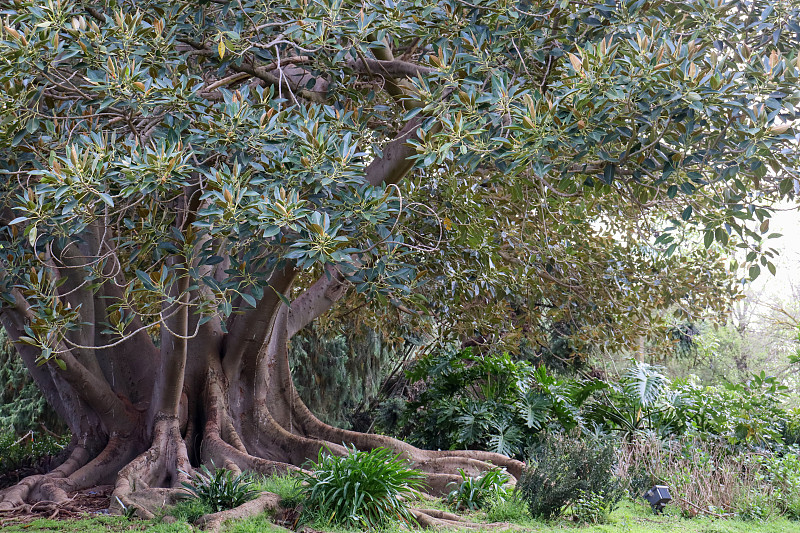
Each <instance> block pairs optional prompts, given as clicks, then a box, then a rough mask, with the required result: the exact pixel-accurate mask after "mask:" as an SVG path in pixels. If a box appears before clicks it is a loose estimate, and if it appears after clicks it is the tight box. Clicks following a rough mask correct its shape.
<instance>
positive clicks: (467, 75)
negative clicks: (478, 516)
mask: <svg viewBox="0 0 800 533" xmlns="http://www.w3.org/2000/svg"><path fill="white" fill-rule="evenodd" d="M797 15H798V6H797V5H796V4H795V3H793V2H782V3H778V4H773V3H769V2H765V1H760V0H759V1H751V2H721V1H719V2H700V1H698V2H688V3H686V4H685V5H683V4H682V5H678V4H675V3H671V2H667V3H661V2H649V3H648V2H644V1H643V0H637V1H629V2H621V3H619V4H615V5H613V6H611V5H606V4H596V5H587V4H583V3H581V4H576V3H564V2H560V3H555V4H553V3H540V4H537V3H529V2H521V3H516V2H505V1H488V2H485V3H481V4H472V3H467V2H463V1H461V0H451V1H445V2H436V3H426V2H422V1H410V2H402V3H394V2H384V3H354V2H345V1H341V0H331V1H326V0H324V1H319V2H305V1H297V2H295V1H291V2H275V3H272V2H262V1H251V0H236V1H235V2H226V1H214V2H188V1H183V0H177V1H175V0H172V1H170V2H162V1H158V0H152V1H147V0H135V1H134V0H131V1H113V2H98V3H96V4H91V5H89V4H86V3H82V2H73V1H70V0H63V1H61V2H56V1H52V2H47V3H42V2H32V1H25V0H19V1H15V2H13V3H9V2H6V3H4V4H3V16H4V17H5V23H4V29H3V33H2V42H1V43H0V49H2V55H1V56H0V82H1V83H2V84H3V89H4V90H3V95H2V96H1V97H0V111H1V113H2V120H0V139H2V141H1V142H0V151H1V152H2V155H0V161H2V162H3V170H4V172H5V174H6V175H7V177H8V178H9V179H8V181H7V182H6V183H5V184H4V185H3V187H4V188H3V189H2V201H3V205H2V217H3V227H2V241H1V242H0V245H1V246H2V251H3V257H2V284H3V285H2V294H3V307H2V314H1V315H0V318H1V319H2V324H3V326H4V327H5V329H6V331H7V332H8V333H9V336H10V337H11V338H12V339H13V340H14V341H15V343H16V347H17V349H18V351H19V353H20V355H21V357H22V359H23V361H24V362H25V364H26V367H27V368H28V370H29V371H30V373H31V375H32V376H33V378H34V380H35V381H36V383H37V385H38V386H39V387H40V389H41V390H42V392H43V394H44V395H45V397H46V398H47V399H48V401H49V402H50V403H51V405H53V407H54V408H55V409H56V410H57V411H58V413H59V414H60V415H61V417H62V418H63V419H64V420H65V422H66V423H67V425H68V426H69V428H70V430H71V432H72V434H73V441H72V444H71V447H70V455H69V456H68V458H67V459H66V461H65V462H64V463H63V464H62V465H61V466H59V467H58V468H57V469H56V470H54V471H53V472H51V473H49V474H47V475H45V476H40V477H32V478H28V479H26V480H24V481H23V482H21V483H20V484H19V485H17V486H15V487H12V488H11V489H9V490H7V491H4V492H3V494H2V502H0V508H7V507H13V506H15V505H20V504H22V503H24V502H25V501H31V500H37V499H47V500H53V501H60V500H63V499H65V498H66V497H67V492H68V491H71V490H76V489H80V488H83V487H86V486H89V485H93V484H96V483H103V482H114V483H115V484H116V488H115V492H114V494H115V496H116V497H117V498H118V499H119V501H122V502H124V503H125V504H126V505H134V506H137V507H139V508H140V509H139V512H140V513H141V514H145V515H146V514H148V511H147V510H146V509H145V507H146V505H145V504H144V503H143V502H144V500H143V499H142V498H143V497H144V496H145V495H147V494H148V493H152V492H153V491H156V492H157V493H158V494H162V492H158V491H159V490H160V489H159V487H175V486H178V484H179V483H180V481H182V480H183V478H184V477H185V474H183V473H182V472H187V471H189V470H190V469H191V466H192V464H198V463H200V462H209V461H212V460H213V461H214V462H215V464H216V465H219V466H225V467H229V468H234V469H237V468H238V469H245V468H246V469H254V470H258V471H262V472H272V471H281V470H285V469H288V468H294V466H293V465H299V464H301V463H302V462H303V461H305V460H306V459H307V458H309V457H314V456H316V454H317V452H318V451H319V449H320V448H321V447H328V448H329V449H330V450H332V451H333V452H334V453H343V452H344V448H343V447H342V446H341V444H340V443H342V442H345V443H351V444H353V445H355V446H356V447H358V448H361V449H368V448H373V447H376V446H387V447H390V448H393V449H395V450H397V451H399V452H402V453H403V454H404V455H405V456H406V457H407V458H408V459H410V460H412V461H413V462H414V463H415V464H416V467H417V468H419V469H420V470H422V471H424V472H426V473H427V483H428V485H429V489H430V490H431V491H434V492H435V491H441V490H443V488H444V487H445V485H446V483H447V482H449V481H451V480H455V479H458V476H455V475H454V473H455V472H456V470H457V469H458V468H465V469H466V471H467V472H468V473H470V472H472V473H474V472H477V471H479V470H482V469H485V468H487V464H486V463H487V461H491V462H492V463H493V464H495V465H501V466H506V467H507V468H508V469H509V471H510V472H511V473H512V474H514V475H517V474H519V472H520V470H521V466H522V465H521V463H519V462H517V461H513V460H510V459H508V458H506V457H504V456H502V455H498V454H492V453H487V452H476V451H445V452H429V451H423V450H419V449H416V448H414V447H411V446H409V445H407V444H405V443H403V442H400V441H396V440H393V439H390V438H387V437H383V436H376V435H365V434H360V433H355V432H349V431H344V430H341V429H337V428H334V427H331V426H329V425H326V424H324V423H322V422H321V421H319V420H318V419H317V418H316V417H315V416H314V415H313V414H312V413H311V412H310V411H309V410H308V409H307V408H306V407H305V405H304V404H303V403H302V402H301V401H300V400H299V398H298V395H297V393H296V391H295V389H294V386H293V383H292V380H291V376H290V371H289V364H288V356H287V353H288V349H287V345H288V341H289V339H290V338H291V337H292V336H294V335H295V334H296V333H297V332H298V331H300V330H301V329H302V328H304V327H305V326H306V325H308V324H309V323H311V322H312V321H313V320H314V319H315V318H317V317H318V316H320V315H322V314H323V313H325V312H326V311H327V310H328V309H329V308H330V307H331V306H332V305H333V304H334V303H335V302H336V301H337V300H339V299H340V298H341V297H342V296H343V294H344V293H345V292H346V290H347V288H348V287H350V286H352V287H353V290H354V291H355V292H357V293H358V294H359V295H361V297H363V298H365V299H367V300H369V301H374V302H377V305H385V304H388V303H393V304H395V306H396V307H397V309H401V310H402V309H406V310H407V311H409V312H410V313H411V314H412V315H415V314H417V313H422V312H427V313H429V316H431V317H433V319H435V320H438V323H439V324H441V325H442V326H443V327H450V326H454V327H458V326H463V328H464V329H465V330H469V331H472V332H476V333H478V334H481V333H483V332H484V328H483V327H482V323H481V322H482V321H479V320H478V319H477V318H473V317H479V316H481V315H483V316H485V317H487V318H491V317H506V318H507V317H509V316H512V314H511V313H509V306H510V304H511V303H512V302H510V300H509V299H508V298H507V296H508V295H516V294H530V297H529V298H526V299H525V300H522V301H521V305H519V306H518V309H525V308H530V306H531V305H538V306H540V307H542V308H546V309H552V310H553V318H554V319H557V320H561V319H562V318H563V319H565V320H566V319H571V318H572V317H573V316H575V315H576V314H577V313H580V314H581V316H582V317H584V318H583V319H582V320H581V323H584V324H592V325H597V327H596V328H593V329H590V330H587V331H589V332H590V334H587V340H588V341H594V342H604V341H605V339H604V337H603V334H602V332H603V331H604V328H605V327H606V326H614V325H617V326H619V328H618V331H620V332H624V331H627V332H628V333H629V334H628V335H626V336H624V337H623V336H621V337H620V338H621V339H623V340H624V339H625V338H633V337H635V336H637V335H640V333H641V332H640V331H638V322H639V318H640V317H641V316H645V313H643V310H647V309H653V310H656V309H659V308H663V307H667V306H669V305H672V304H673V303H674V301H675V300H681V301H683V302H684V305H682V308H683V309H685V310H686V312H688V313H691V312H693V311H694V310H699V309H701V308H702V307H704V305H705V303H707V301H711V300H704V298H705V296H703V295H707V296H711V295H713V294H715V293H714V292H712V291H711V289H712V288H713V286H714V283H705V284H701V285H703V286H706V287H707V288H708V289H709V291H707V292H706V291H702V290H698V293H697V294H699V295H701V297H700V298H698V297H697V295H696V294H693V293H692V294H690V293H689V291H684V290H683V289H681V290H676V288H677V287H681V284H680V283H676V284H674V286H673V288H664V284H663V283H661V282H660V279H661V276H662V273H661V270H662V269H663V268H665V267H667V266H669V268H670V269H673V268H677V270H670V271H669V272H667V275H668V276H673V277H674V276H676V275H685V276H688V281H692V280H694V281H692V283H695V282H697V281H698V279H699V278H698V276H700V277H701V278H702V276H703V275H704V274H702V273H703V272H707V271H708V269H707V268H706V262H707V261H709V260H711V259H713V257H712V256H711V255H706V256H703V255H702V254H704V253H705V254H713V248H712V247H711V245H712V243H713V242H714V241H718V242H720V243H722V244H723V245H729V244H731V243H732V242H734V241H735V242H737V243H741V244H742V245H743V246H745V247H748V246H750V247H753V251H754V252H756V253H757V252H758V250H757V249H756V247H757V246H758V238H759V234H758V230H759V229H760V230H761V231H762V232H763V231H767V227H766V225H763V226H761V228H757V227H749V226H748V225H747V224H746V221H748V220H755V221H757V222H759V223H763V221H766V220H768V218H767V217H768V214H769V213H768V210H767V209H766V208H765V207H763V206H761V205H760V202H761V200H762V193H761V192H760V191H761V190H762V188H763V189H764V190H766V191H770V190H772V189H774V190H775V192H776V194H777V193H782V194H786V193H788V192H790V190H791V185H792V178H793V174H791V172H792V170H791V169H792V168H796V167H795V166H794V160H793V158H794V157H795V156H794V152H793V151H792V148H793V146H794V145H793V140H794V136H793V130H792V129H791V127H790V125H789V124H788V123H785V122H784V120H785V119H786V118H789V119H791V118H793V117H794V106H795V105H796V104H797V94H796V89H795V87H796V82H797V78H798V67H797V60H798V57H797V50H798V41H797V32H798V27H797V23H796V21H797V20H798V16H797ZM768 168H770V169H771V172H770V173H769V174H768V173H767V169H768ZM768 181H769V183H767V182H768ZM773 182H774V184H775V185H773V184H772V183H773ZM654 209H656V210H658V212H659V214H666V215H673V216H674V218H675V219H676V220H678V221H683V222H688V223H694V224H697V225H698V226H699V227H700V228H701V229H702V231H703V232H704V233H703V234H704V239H705V248H706V249H707V250H712V251H711V252H708V251H701V252H699V253H700V254H701V255H700V256H699V258H700V260H701V261H703V264H700V265H696V264H693V263H692V262H690V261H688V259H687V258H688V256H682V257H680V256H679V257H680V259H679V260H676V261H674V262H673V261H670V260H669V258H670V256H672V257H675V256H674V254H675V252H676V251H677V250H678V248H679V246H680V241H679V239H678V236H679V232H678V229H677V228H678V227H677V226H672V228H671V229H669V230H668V229H667V228H657V229H658V230H659V231H664V233H661V234H659V236H658V237H657V238H656V239H655V240H654V241H653V242H648V244H649V245H650V246H647V247H642V246H637V245H636V243H637V242H647V241H648V238H649V237H651V236H654V235H653V233H650V232H648V231H647V230H648V221H649V220H650V219H648V212H653V210H654ZM764 224H766V223H764ZM451 232H452V233H451ZM653 246H659V247H660V246H663V247H664V256H666V259H665V258H664V257H661V256H656V255H655V253H654V250H653V248H652V247H653ZM642 261H643V263H642ZM665 261H666V262H665ZM642 264H644V265H645V268H640V266H641V265H642ZM764 264H765V265H766V266H768V265H769V263H768V262H766V259H765V263H764ZM671 265H675V266H671ZM696 266H699V267H700V272H698V271H697V269H696V268H695V267H696ZM679 267H680V268H679ZM756 268H758V267H757V266H756ZM753 274H757V271H755V270H753ZM314 276H317V277H316V281H313V282H308V283H307V282H305V280H306V279H312V280H313V279H314ZM692 277H693V278H692ZM713 277H714V276H711V277H710V278H709V279H713ZM430 279H433V280H435V281H436V284H434V285H428V286H424V285H423V286H420V285H421V284H422V282H424V281H426V280H430ZM417 289H419V290H417ZM522 289H527V290H529V291H532V292H531V293H525V292H524V291H522ZM426 290H427V291H428V292H427V293H426V292H425V291H426ZM420 308H421V309H420ZM463 309H472V310H473V311H474V312H473V313H471V314H470V315H469V317H470V319H469V320H470V322H469V323H466V324H461V322H460V320H459V319H457V318H454V317H456V316H457V315H456V312H458V311H460V310H463ZM415 310H416V311H415ZM401 312H402V311H401ZM515 312H516V311H515ZM655 316H657V313H656V315H655ZM484 322H485V321H484ZM162 501H163V500H162ZM137 502H138V503H137Z"/></svg>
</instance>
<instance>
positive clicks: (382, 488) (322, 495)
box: [301, 447, 423, 529]
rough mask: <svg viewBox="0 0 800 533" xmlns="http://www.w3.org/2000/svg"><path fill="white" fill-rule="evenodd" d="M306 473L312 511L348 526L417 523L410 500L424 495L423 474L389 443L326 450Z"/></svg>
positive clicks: (304, 490)
mask: <svg viewBox="0 0 800 533" xmlns="http://www.w3.org/2000/svg"><path fill="white" fill-rule="evenodd" d="M307 468H308V469H309V470H311V472H310V473H307V474H306V473H304V474H301V478H302V479H303V481H304V482H305V485H304V486H303V488H302V489H301V490H302V494H303V495H304V496H305V498H306V512H307V513H312V514H316V515H317V516H318V517H319V518H320V519H321V520H322V521H323V522H326V523H328V524H337V525H341V526H344V527H363V528H368V529H372V528H380V527H381V526H384V525H386V524H387V523H388V522H390V521H391V520H400V521H402V522H405V523H406V524H414V523H415V520H414V517H413V515H412V514H411V512H410V511H409V508H408V504H407V500H408V499H410V498H415V497H417V496H419V494H420V493H419V489H420V487H421V486H422V480H423V476H422V474H420V473H419V472H417V471H416V470H413V469H411V468H410V467H409V465H408V463H407V462H406V461H405V460H403V459H401V458H400V456H399V455H394V454H393V453H392V451H390V450H387V449H385V448H376V449H374V450H371V451H368V452H364V451H358V450H356V449H355V447H353V448H349V449H348V453H347V455H345V456H343V457H337V456H334V455H330V454H328V453H323V452H322V451H320V453H319V457H318V459H317V462H311V463H310V464H309V465H308V466H307Z"/></svg>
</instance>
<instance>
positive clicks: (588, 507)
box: [570, 492, 614, 524]
mask: <svg viewBox="0 0 800 533" xmlns="http://www.w3.org/2000/svg"><path fill="white" fill-rule="evenodd" d="M570 509H571V510H572V519H573V520H575V521H576V522H580V523H583V524H604V523H605V522H607V521H608V516H609V515H610V514H611V511H613V510H614V509H613V505H612V504H611V503H610V502H608V501H606V499H605V498H604V497H603V496H602V495H600V494H595V493H592V492H581V493H580V494H579V495H578V498H577V499H575V500H574V501H573V502H572V503H571V504H570Z"/></svg>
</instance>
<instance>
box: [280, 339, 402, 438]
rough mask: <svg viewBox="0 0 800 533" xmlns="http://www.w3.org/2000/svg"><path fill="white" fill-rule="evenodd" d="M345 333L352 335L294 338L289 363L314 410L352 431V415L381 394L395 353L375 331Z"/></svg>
mask: <svg viewBox="0 0 800 533" xmlns="http://www.w3.org/2000/svg"><path fill="white" fill-rule="evenodd" d="M342 329H343V330H345V331H346V332H347V333H346V334H345V333H327V332H323V331H322V330H321V328H319V327H316V326H311V327H308V328H306V329H305V330H304V331H302V332H301V333H299V334H298V335H296V336H295V337H294V338H293V339H292V343H291V346H290V351H289V361H290V365H291V368H292V378H293V379H294V383H295V386H296V387H297V392H298V393H299V394H300V397H301V398H302V399H303V401H304V402H305V404H306V405H307V406H308V407H309V409H311V411H313V412H314V414H316V415H317V416H318V417H320V419H321V420H323V421H325V422H326V423H329V424H333V425H336V426H339V427H345V428H347V427H352V422H351V420H350V414H351V413H352V412H353V410H354V409H356V408H357V407H358V406H359V405H362V404H365V403H369V402H371V401H372V400H373V399H374V398H375V397H376V396H377V395H378V392H379V389H380V387H381V384H382V383H383V380H384V378H386V375H387V373H388V372H389V371H390V370H391V367H392V366H393V365H392V361H393V360H394V359H395V358H396V350H395V349H394V347H393V346H392V345H391V344H389V343H386V342H384V340H383V339H382V338H381V336H380V334H378V333H377V332H375V331H374V330H372V329H370V328H366V327H355V326H353V327H347V326H343V327H342Z"/></svg>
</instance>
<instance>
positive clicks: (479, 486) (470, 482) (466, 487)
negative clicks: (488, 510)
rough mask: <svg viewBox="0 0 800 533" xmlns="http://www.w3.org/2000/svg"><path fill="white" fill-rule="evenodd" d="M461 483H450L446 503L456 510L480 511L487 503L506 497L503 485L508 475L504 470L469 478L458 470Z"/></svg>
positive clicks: (462, 471)
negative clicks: (450, 488)
mask: <svg viewBox="0 0 800 533" xmlns="http://www.w3.org/2000/svg"><path fill="white" fill-rule="evenodd" d="M459 473H460V474H461V478H462V481H461V483H455V482H454V483H452V484H451V487H452V490H451V491H450V492H448V493H447V498H446V501H447V503H448V505H452V506H453V507H455V508H456V509H470V510H473V511H474V510H475V509H481V508H483V506H484V505H485V504H487V503H489V502H492V501H496V500H503V499H505V498H506V497H507V496H508V489H506V487H505V484H506V483H507V482H508V480H509V477H508V474H506V472H505V471H504V470H500V469H497V468H495V469H492V470H487V471H486V472H484V473H482V474H481V475H479V476H478V477H470V476H468V475H467V473H466V472H464V470H463V469H459Z"/></svg>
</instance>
